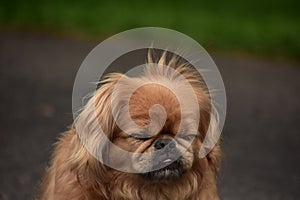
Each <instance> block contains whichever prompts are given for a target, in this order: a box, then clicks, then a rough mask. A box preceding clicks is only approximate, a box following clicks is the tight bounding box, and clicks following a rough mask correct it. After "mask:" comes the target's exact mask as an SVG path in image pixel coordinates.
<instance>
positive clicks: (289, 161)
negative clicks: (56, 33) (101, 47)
mask: <svg viewBox="0 0 300 200" xmlns="http://www.w3.org/2000/svg"><path fill="white" fill-rule="evenodd" d="M95 45H96V43H94V42H86V41H76V40H71V39H66V38H58V37H50V36H42V35H27V34H17V33H6V32H0V94H1V95H0V111H1V112H0V113H1V115H0V124H1V126H0V199H3V200H6V199H13V200H18V199H31V198H32V197H33V195H34V192H35V189H36V187H37V184H38V182H39V179H40V177H41V175H42V173H43V169H44V167H45V166H46V164H47V162H48V159H49V154H50V150H51V145H52V143H53V142H54V141H55V138H56V137H57V136H58V134H59V133H60V132H62V131H64V130H65V129H66V128H65V127H66V126H67V125H69V124H70V123H71V121H72V113H71V93H72V85H73V81H74V78H75V74H76V71H77V69H78V67H79V66H80V63H81V62H82V60H83V59H84V58H85V56H86V55H87V53H88V52H89V51H90V50H91V49H92V48H93V47H94V46H95ZM213 57H214V59H215V61H216V63H217V65H218V66H219V68H220V71H221V74H222V76H223V79H224V82H225V86H226V89H227V95H228V116H227V120H226V125H225V128H224V132H223V139H224V142H223V146H224V150H225V152H226V154H227V156H226V159H225V160H224V164H223V169H222V174H221V175H220V177H219V182H220V192H221V196H222V199H225V200H226V199H228V200H241V199H245V200H256V199H257V200H259V199H271V200H292V199H299V196H300V191H299V188H300V170H299V169H300V154H299V148H300V131H299V130H300V115H299V114H300V66H292V65H289V64H284V63H276V62H272V61H263V60H257V59H250V58H236V57H228V56H226V57H225V56H213ZM297 197H298V198H297Z"/></svg>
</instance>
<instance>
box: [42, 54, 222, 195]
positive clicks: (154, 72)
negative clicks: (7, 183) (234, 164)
mask: <svg viewBox="0 0 300 200" xmlns="http://www.w3.org/2000/svg"><path fill="white" fill-rule="evenodd" d="M151 63H156V62H155V61H153V59H152V56H151V55H149V56H148V67H147V70H146V71H145V75H144V76H143V77H139V78H130V77H127V76H125V75H123V74H117V73H115V74H110V75H109V76H108V77H107V78H106V79H105V80H104V81H102V84H103V85H102V86H101V87H100V88H99V89H98V90H97V91H96V92H95V94H94V95H93V97H92V98H91V99H90V100H89V102H88V103H87V105H86V107H85V108H84V110H83V111H82V112H81V114H80V115H79V117H78V119H77V120H79V121H81V122H82V123H83V124H84V125H83V127H82V131H83V134H89V135H90V137H89V138H90V139H88V141H85V142H87V143H88V144H89V145H92V147H93V149H94V150H95V152H100V151H101V153H102V155H103V157H102V159H103V160H105V159H110V158H113V157H114V156H115V154H114V150H113V149H111V148H109V147H107V148H104V147H106V146H105V144H103V142H102V143H101V141H103V138H101V136H99V134H98V133H97V128H96V127H95V126H96V124H97V123H100V124H101V127H102V129H103V131H104V133H106V134H107V137H108V138H109V139H110V140H111V141H112V142H113V143H114V144H116V145H117V146H119V147H121V148H123V149H125V150H127V151H131V152H147V153H148V154H149V156H148V157H146V158H145V159H143V161H142V162H141V163H140V164H139V165H137V166H133V167H135V168H136V169H142V168H143V167H147V166H148V165H150V164H151V161H152V160H153V155H154V153H155V148H154V147H153V146H154V143H155V142H156V141H158V140H161V139H174V136H175V135H174V134H175V133H176V132H177V131H178V127H179V123H180V122H182V123H183V124H185V123H186V126H194V125H195V124H193V120H192V119H190V117H189V116H188V115H186V116H185V115H184V113H181V111H180V109H179V102H178V100H177V99H176V96H175V95H174V94H173V93H172V91H170V90H169V89H168V88H166V87H163V86H161V85H160V84H159V83H162V82H163V83H165V84H168V85H170V86H174V87H176V88H177V89H178V88H179V90H180V88H181V90H182V92H183V93H182V94H183V95H185V94H184V91H185V90H184V87H183V86H184V83H182V82H181V81H180V79H179V76H178V75H177V74H176V73H173V72H170V71H168V70H165V68H163V67H159V66H158V67H157V66H155V65H153V64H151ZM157 63H159V64H160V65H167V66H169V67H171V68H173V69H175V71H176V72H177V73H179V74H181V75H183V76H184V77H185V79H186V80H187V81H188V83H189V84H190V85H191V86H192V88H193V90H194V92H195V94H196V96H197V103H198V105H199V108H200V123H199V126H198V130H197V131H196V132H197V135H196V137H195V138H194V140H193V141H192V145H190V146H189V147H186V146H185V142H184V139H180V137H179V138H178V139H176V140H177V141H176V148H177V149H178V152H180V153H183V151H182V148H183V147H186V148H187V151H186V152H185V153H183V155H182V156H181V158H180V159H181V165H182V166H181V167H182V169H183V170H184V173H182V174H180V175H178V176H176V177H171V178H170V179H168V178H167V177H164V176H162V177H159V178H154V180H152V179H147V177H145V176H143V175H142V174H137V173H125V172H121V171H118V170H115V169H112V168H110V167H107V166H105V165H103V164H102V163H101V162H99V161H98V160H97V159H95V158H94V156H92V155H91V153H90V152H89V151H88V150H87V149H86V148H85V147H84V145H83V142H82V140H81V139H80V137H79V134H77V132H76V127H75V125H76V123H74V125H73V126H72V127H71V128H70V130H69V131H67V132H65V133H64V134H63V135H62V136H61V138H60V139H59V141H58V142H57V144H56V146H55V150H54V153H53V156H52V162H51V165H50V167H49V168H48V169H47V171H46V174H45V176H44V178H43V181H42V186H41V192H40V195H39V196H38V198H37V199H47V200H48V199H49V200H52V199H55V200H60V199H78V200H81V199H82V200H84V199H109V200H113V199H116V200H117V199H118V200H119V199H124V200H125V199H145V200H148V199H149V200H151V199H153V200H154V199H171V200H176V199H178V200H179V199H180V200H182V199H195V200H196V199H202V200H217V199H219V196H218V192H217V184H216V175H217V173H218V170H219V166H220V159H221V151H220V145H219V142H218V143H217V144H216V145H215V146H214V148H213V149H212V151H211V152H210V153H209V154H208V155H207V156H206V157H205V158H202V159H199V156H198V155H199V150H200V147H201V144H202V142H203V139H204V137H205V134H206V133H207V131H208V125H209V123H210V122H211V123H212V125H213V128H212V129H211V130H210V131H212V133H211V134H212V135H215V134H216V135H217V134H218V133H217V131H218V129H217V123H216V121H215V120H214V118H213V117H212V118H211V104H210V97H209V94H208V92H207V91H206V87H205V85H204V84H203V81H202V79H201V77H200V76H199V74H198V73H197V72H196V71H195V70H194V69H192V68H191V67H189V66H188V64H186V63H183V64H180V62H179V60H178V59H177V58H176V57H173V58H172V59H170V60H169V61H168V60H167V56H166V53H164V54H163V55H162V56H161V58H160V59H159V61H158V62H157ZM121 79H122V80H121ZM118 81H119V83H120V82H121V84H122V85H123V86H126V87H131V86H132V85H134V84H141V83H143V82H151V84H147V85H144V86H142V87H140V88H138V89H137V90H136V91H135V92H134V93H133V95H132V96H131V97H130V102H129V111H130V115H131V117H132V119H133V121H134V122H135V123H136V124H138V125H140V126H145V125H149V124H150V116H149V114H148V111H149V109H150V107H151V106H153V105H155V104H160V105H162V106H163V107H164V109H165V111H166V113H167V118H166V123H165V124H164V126H163V129H162V130H158V133H157V134H156V135H152V136H151V137H150V138H149V139H147V140H139V139H137V138H135V137H131V136H130V132H127V131H124V130H120V128H119V127H118V126H117V125H116V122H115V120H116V119H114V118H113V116H112V113H111V108H112V107H111V100H112V98H113V97H112V91H113V88H114V87H115V85H116V84H117V82H118ZM122 81H123V82H122ZM126 87H125V88H123V90H122V91H121V90H120V91H119V93H118V94H117V97H116V99H115V102H117V104H118V105H117V107H116V108H117V109H119V110H118V115H117V116H118V117H120V118H122V112H123V111H122V108H123V106H122V103H124V102H122V98H121V97H122V95H126ZM122 93H124V94H122ZM120 95H121V96H120ZM186 99H188V98H186ZM180 116H183V117H182V119H181V117H180ZM154 119H157V122H156V123H159V118H154ZM211 120H213V121H211ZM125 122H126V121H125ZM154 124H155V123H154ZM154 126H155V125H154ZM188 128H189V127H188ZM129 129H130V127H129ZM182 134H185V133H182ZM182 138H184V136H183V137H182ZM99 148H100V149H99ZM105 155H109V156H108V157H105ZM118 159H120V157H119V158H118ZM132 159H133V162H134V158H132ZM120 164H122V159H120ZM131 167H132V166H131Z"/></svg>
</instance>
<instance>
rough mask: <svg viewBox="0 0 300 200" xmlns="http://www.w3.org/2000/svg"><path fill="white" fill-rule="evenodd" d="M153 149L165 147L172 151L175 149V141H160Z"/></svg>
mask: <svg viewBox="0 0 300 200" xmlns="http://www.w3.org/2000/svg"><path fill="white" fill-rule="evenodd" d="M154 147H155V149H163V148H164V147H167V148H168V149H174V148H175V147H176V144H175V141H174V140H172V139H160V140H157V141H156V142H155V143H154Z"/></svg>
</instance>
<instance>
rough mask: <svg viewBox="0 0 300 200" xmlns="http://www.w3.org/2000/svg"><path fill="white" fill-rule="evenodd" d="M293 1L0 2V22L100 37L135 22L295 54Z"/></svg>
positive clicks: (231, 46) (241, 47) (223, 44)
mask: <svg viewBox="0 0 300 200" xmlns="http://www.w3.org/2000/svg"><path fill="white" fill-rule="evenodd" d="M298 2H299V1H296V0H294V1H292V0H273V1H272V0H270V1H266V0H252V1H242V0H227V1H220V0H217V1H212V0H211V1H202V2H201V1H175V0H173V1H172V0H166V1H162V0H152V1H142V0H134V1H126V2H125V1H121V0H120V1H106V2H101V1H96V0H94V1H93V0H80V1H76V0H74V1H71V0H65V1H59V0H48V1H45V0H40V1H33V0H27V1H25V0H19V1H16V0H15V1H14V0H11V1H8V0H4V1H3V0H2V1H1V2H0V24H1V26H2V27H15V28H17V29H20V30H21V29H24V28H25V29H28V27H31V28H32V27H34V28H35V29H46V30H53V31H54V32H64V33H68V32H70V33H74V32H76V33H78V34H83V35H86V36H87V37H95V36H96V37H99V38H101V37H103V36H108V35H111V34H113V33H117V32H120V31H123V30H126V29H130V28H136V27H141V26H160V27H166V28H171V29H175V30H178V31H180V32H183V33H185V34H187V35H189V36H191V37H193V38H195V39H196V40H197V41H198V42H199V43H201V44H202V45H203V46H205V47H210V48H215V49H219V50H222V51H229V52H231V51H243V52H250V53H251V52H253V53H256V54H263V55H269V54H271V55H284V56H289V57H296V58H299V56H300V23H299V22H300V12H299V5H300V3H298Z"/></svg>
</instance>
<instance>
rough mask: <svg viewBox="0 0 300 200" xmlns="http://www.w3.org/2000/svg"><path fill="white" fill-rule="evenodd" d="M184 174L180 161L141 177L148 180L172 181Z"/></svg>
mask: <svg viewBox="0 0 300 200" xmlns="http://www.w3.org/2000/svg"><path fill="white" fill-rule="evenodd" d="M184 172H185V170H184V168H183V166H182V163H181V161H180V160H176V161H174V162H173V163H171V164H170V165H167V166H165V167H163V168H161V169H158V170H154V171H150V172H147V173H144V174H143V176H144V177H145V178H147V179H148V180H173V179H177V178H180V177H181V176H182V175H183V174H184Z"/></svg>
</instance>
